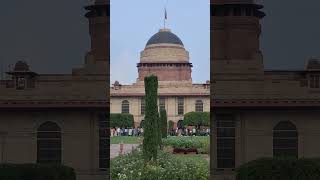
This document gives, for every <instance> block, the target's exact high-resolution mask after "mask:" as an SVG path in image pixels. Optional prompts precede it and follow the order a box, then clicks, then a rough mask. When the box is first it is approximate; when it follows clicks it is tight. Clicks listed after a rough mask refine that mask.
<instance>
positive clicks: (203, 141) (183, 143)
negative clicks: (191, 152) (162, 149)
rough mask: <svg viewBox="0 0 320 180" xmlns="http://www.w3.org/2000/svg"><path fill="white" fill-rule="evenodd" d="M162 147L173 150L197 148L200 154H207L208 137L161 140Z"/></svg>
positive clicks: (182, 137)
mask: <svg viewBox="0 0 320 180" xmlns="http://www.w3.org/2000/svg"><path fill="white" fill-rule="evenodd" d="M162 141H163V145H164V146H172V147H173V148H197V149H198V150H199V151H200V153H203V154H208V153H209V146H210V143H209V137H193V136H191V137H189V136H181V137H177V136H173V137H168V138H166V139H163V140H162Z"/></svg>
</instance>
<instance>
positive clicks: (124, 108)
mask: <svg viewBox="0 0 320 180" xmlns="http://www.w3.org/2000/svg"><path fill="white" fill-rule="evenodd" d="M121 112H122V113H124V114H129V113H130V104H129V101H127V100H124V101H122V105H121Z"/></svg>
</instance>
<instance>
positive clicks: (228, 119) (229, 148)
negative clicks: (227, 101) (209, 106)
mask: <svg viewBox="0 0 320 180" xmlns="http://www.w3.org/2000/svg"><path fill="white" fill-rule="evenodd" d="M216 126H217V168H218V169H224V168H235V133H236V128H235V126H236V124H235V120H234V116H233V115H229V114H219V115H216Z"/></svg>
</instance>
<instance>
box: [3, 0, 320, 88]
mask: <svg viewBox="0 0 320 180" xmlns="http://www.w3.org/2000/svg"><path fill="white" fill-rule="evenodd" d="M87 1H88V0H73V1H65V0H54V1H52V0H28V1H21V0H10V1H2V2H0V22H1V25H0V68H1V67H3V68H1V69H6V67H7V66H8V64H14V63H15V62H16V61H18V60H25V61H28V63H29V64H30V66H31V68H32V69H33V70H34V71H37V72H40V73H70V72H71V68H73V67H79V66H81V64H82V63H83V62H84V55H85V53H86V51H87V50H88V49H89V43H90V41H89V35H88V24H87V20H86V19H85V18H84V16H83V15H84V14H85V10H84V9H83V6H85V5H86V4H88V3H87ZM164 1H165V0H134V1H133V0H112V1H111V4H112V5H111V7H112V8H111V16H112V17H111V26H112V27H111V34H112V37H111V57H112V60H111V63H112V64H111V67H117V66H119V64H122V65H125V68H126V69H125V70H126V71H123V70H121V69H119V71H122V72H121V73H116V72H114V71H113V72H112V78H113V79H112V80H114V79H119V80H120V81H121V76H123V74H128V78H126V79H124V81H127V82H128V83H131V82H134V81H135V80H136V77H137V75H136V74H137V69H136V66H135V65H136V63H137V62H138V61H139V53H140V51H141V50H143V48H144V46H145V43H146V42H147V40H148V39H149V38H150V37H151V36H152V35H153V34H154V33H156V32H157V31H158V29H159V28H160V27H161V26H162V18H163V4H164ZM200 1H201V2H200ZM306 2H307V3H306ZM306 2H303V3H302V1H292V0H281V1H277V0H266V1H264V3H263V4H264V5H265V8H264V9H263V11H265V12H266V14H267V16H266V17H265V18H264V19H263V21H262V37H261V48H262V51H263V54H264V62H265V67H266V68H268V69H270V68H272V69H288V68H289V69H292V68H294V69H298V68H300V69H301V68H303V66H304V63H305V60H306V59H308V58H309V57H312V56H320V46H319V42H320V35H319V32H320V24H319V23H318V20H319V18H318V17H320V11H319V10H318V9H319V7H320V1H319V0H308V1H306ZM205 4H207V5H208V4H209V3H208V0H169V3H168V26H169V27H170V28H171V29H172V31H173V32H174V33H175V34H177V35H178V36H179V37H180V38H181V39H182V41H183V43H184V44H185V47H186V49H187V50H188V51H190V57H191V58H190V60H191V62H192V63H193V64H194V68H193V80H194V81H195V82H204V81H205V80H207V79H208V78H209V77H208V75H209V71H208V67H209V65H207V64H205V62H207V63H209V60H208V57H209V54H208V53H209V52H208V46H207V44H208V42H209V41H208V39H209V27H208V24H209V17H208V16H209V14H208V13H209V6H206V5H205ZM205 14H207V15H208V16H205ZM201 17H202V18H201ZM117 19H119V20H117ZM120 20H121V21H120ZM117 28H118V29H117ZM121 60H125V61H127V62H128V63H129V62H130V63H132V64H126V63H125V62H124V63H120V61H121ZM126 65H128V66H126ZM1 69H0V70H1ZM115 70H116V69H115ZM0 72H1V71H0ZM117 74H118V75H117Z"/></svg>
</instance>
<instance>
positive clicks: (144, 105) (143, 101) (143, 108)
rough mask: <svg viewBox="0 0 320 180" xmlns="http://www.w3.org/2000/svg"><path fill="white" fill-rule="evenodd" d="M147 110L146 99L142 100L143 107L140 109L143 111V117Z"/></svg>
mask: <svg viewBox="0 0 320 180" xmlns="http://www.w3.org/2000/svg"><path fill="white" fill-rule="evenodd" d="M145 108H146V101H145V99H144V98H141V107H140V109H141V114H142V115H143V114H144V112H145Z"/></svg>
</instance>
